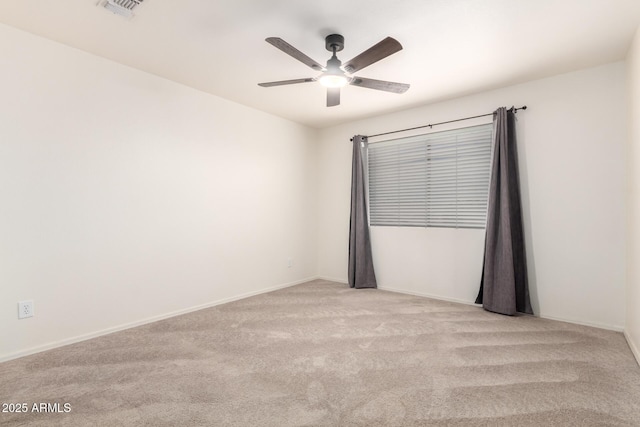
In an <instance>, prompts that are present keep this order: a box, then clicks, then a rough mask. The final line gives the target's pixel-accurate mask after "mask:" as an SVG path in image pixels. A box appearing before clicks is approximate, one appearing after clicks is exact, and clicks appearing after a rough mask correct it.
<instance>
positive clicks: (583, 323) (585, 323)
mask: <svg viewBox="0 0 640 427" xmlns="http://www.w3.org/2000/svg"><path fill="white" fill-rule="evenodd" d="M536 317H539V318H541V319H548V320H557V321H558V322H566V323H573V324H574V325H580V326H590V327H592V328H598V329H606V330H608V331H615V332H624V327H623V326H617V325H607V324H604V323H598V322H589V321H584V320H575V319H567V318H564V317H558V316H548V315H546V314H539V315H536Z"/></svg>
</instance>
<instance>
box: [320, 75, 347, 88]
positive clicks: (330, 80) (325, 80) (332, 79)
mask: <svg viewBox="0 0 640 427" xmlns="http://www.w3.org/2000/svg"><path fill="white" fill-rule="evenodd" d="M318 81H319V82H320V84H321V85H322V86H324V87H343V86H346V85H347V83H349V79H348V78H347V76H345V75H343V74H325V75H323V76H322V77H320V78H319V79H318Z"/></svg>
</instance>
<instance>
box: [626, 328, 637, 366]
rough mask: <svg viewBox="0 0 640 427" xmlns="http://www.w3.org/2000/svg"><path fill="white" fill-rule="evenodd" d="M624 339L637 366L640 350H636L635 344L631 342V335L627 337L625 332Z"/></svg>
mask: <svg viewBox="0 0 640 427" xmlns="http://www.w3.org/2000/svg"><path fill="white" fill-rule="evenodd" d="M624 337H625V338H626V340H627V344H629V348H630V349H631V353H633V355H634V357H635V358H636V362H638V365H640V349H638V346H637V345H636V343H635V342H633V340H632V339H631V335H629V334H628V333H627V331H624Z"/></svg>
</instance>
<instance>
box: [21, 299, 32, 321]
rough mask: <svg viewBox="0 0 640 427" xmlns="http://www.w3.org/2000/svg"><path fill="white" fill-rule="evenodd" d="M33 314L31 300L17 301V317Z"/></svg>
mask: <svg viewBox="0 0 640 427" xmlns="http://www.w3.org/2000/svg"><path fill="white" fill-rule="evenodd" d="M32 316H33V301H18V319H24V318H27V317H32Z"/></svg>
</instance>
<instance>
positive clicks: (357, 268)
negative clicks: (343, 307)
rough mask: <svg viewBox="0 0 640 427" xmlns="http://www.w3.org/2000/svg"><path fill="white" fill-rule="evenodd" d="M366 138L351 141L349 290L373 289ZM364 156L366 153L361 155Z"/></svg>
mask: <svg viewBox="0 0 640 427" xmlns="http://www.w3.org/2000/svg"><path fill="white" fill-rule="evenodd" d="M366 146H367V137H366V136H361V135H356V136H354V137H353V159H352V169H351V221H350V223H349V286H351V287H352V288H358V289H360V288H377V287H378V285H377V283H376V274H375V272H374V271H373V259H372V256H371V240H370V239H369V220H368V215H367V200H366V194H367V192H366V183H365V173H364V165H365V162H364V159H363V151H365V150H366ZM365 152H366V151H365Z"/></svg>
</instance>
